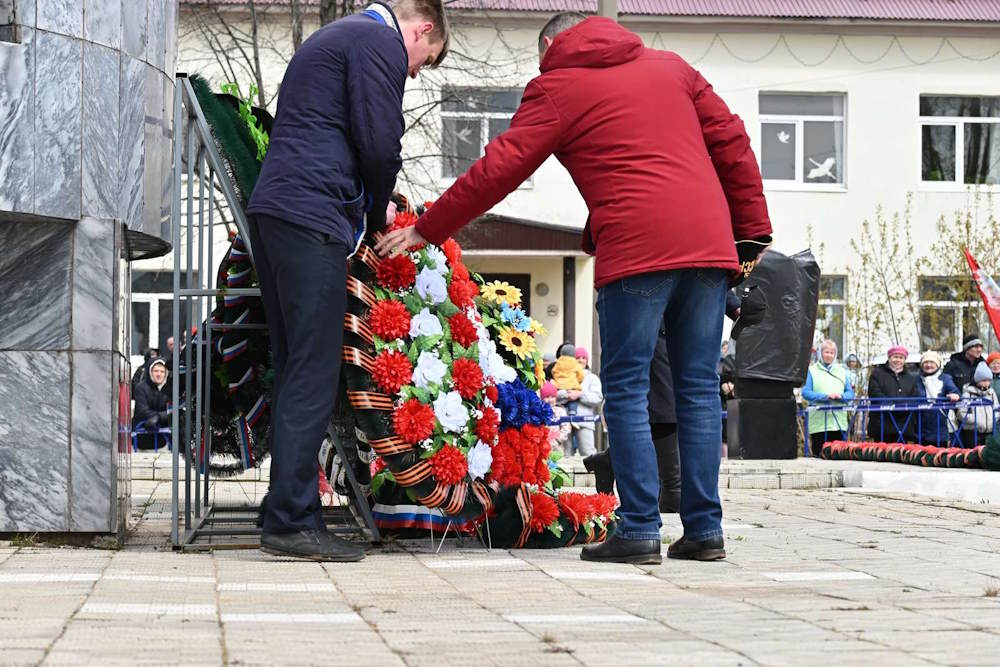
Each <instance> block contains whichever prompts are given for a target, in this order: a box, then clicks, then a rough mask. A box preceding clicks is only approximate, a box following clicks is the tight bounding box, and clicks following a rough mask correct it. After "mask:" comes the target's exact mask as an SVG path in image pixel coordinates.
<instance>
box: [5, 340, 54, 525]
mask: <svg viewBox="0 0 1000 667" xmlns="http://www.w3.org/2000/svg"><path fill="white" fill-rule="evenodd" d="M69 375H70V364H69V353H68V352H15V351H0V378H2V379H3V381H2V382H0V479H2V480H3V484H0V532H15V531H65V530H67V529H68V528H69V522H68V517H67V497H68V495H67V489H68V487H69V475H68V473H69V400H70V396H69V394H70V392H69V387H70V380H69Z"/></svg>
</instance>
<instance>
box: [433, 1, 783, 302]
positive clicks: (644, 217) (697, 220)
mask: <svg viewBox="0 0 1000 667" xmlns="http://www.w3.org/2000/svg"><path fill="white" fill-rule="evenodd" d="M541 71H542V73H541V75H540V76H538V77H536V78H535V79H533V80H532V81H531V82H530V83H529V84H528V86H527V88H526V89H525V91H524V96H523V98H522V100H521V105H520V107H519V108H518V110H517V113H516V114H515V115H514V118H513V120H512V121H511V124H510V129H508V130H507V131H506V132H504V133H503V134H501V135H500V136H498V137H497V138H496V139H494V140H493V141H491V142H490V144H489V145H488V146H487V147H486V154H485V155H484V156H483V157H482V158H481V159H480V160H479V161H478V162H476V163H475V164H474V165H472V167H470V168H469V170H468V171H467V172H466V173H465V174H463V175H462V176H461V177H460V178H459V179H458V180H457V181H455V183H454V184H453V185H452V186H451V187H450V188H448V191H447V192H445V193H444V194H443V195H442V196H441V197H440V198H439V199H438V200H437V201H436V202H435V204H434V206H433V207H432V208H430V209H429V210H428V211H427V213H426V214H424V215H423V216H422V217H421V218H420V220H419V221H418V222H417V232H419V233H420V235H421V236H423V237H424V238H425V239H427V240H428V241H430V242H432V243H436V244H440V243H443V242H444V240H445V239H447V238H448V237H449V236H450V235H452V234H453V233H454V232H455V231H457V230H458V229H459V228H461V227H462V226H463V225H465V224H466V223H468V222H469V221H470V220H472V219H473V218H475V217H477V216H479V215H481V214H483V213H484V212H485V211H487V210H489V209H490V208H492V207H493V206H494V205H496V204H497V203H498V202H499V201H500V200H501V199H503V198H504V197H505V196H506V195H507V194H508V193H510V192H511V191H513V190H514V189H515V188H516V187H517V186H518V185H520V184H521V183H522V182H523V181H524V180H525V179H527V178H528V177H529V176H531V174H532V173H534V171H535V170H536V169H538V167H539V166H540V165H541V164H542V162H544V161H545V159H546V158H547V157H548V156H549V155H552V154H555V156H556V158H557V159H558V160H559V161H560V162H561V163H562V164H563V166H565V167H566V169H567V170H568V171H569V173H570V175H571V176H572V177H573V181H574V182H575V183H576V186H577V187H578V188H579V190H580V194H582V195H583V198H584V200H585V201H586V202H587V208H588V209H589V211H590V216H589V218H588V220H587V226H586V228H585V229H584V232H583V249H584V250H586V251H587V252H589V253H591V254H594V255H596V257H597V266H596V267H595V275H594V282H595V285H596V287H601V286H603V285H606V284H608V283H610V282H612V281H615V280H619V279H621V278H625V277H628V276H632V275H638V274H642V273H649V272H651V271H662V270H668V269H681V268H690V267H718V268H724V269H729V270H731V271H737V270H738V269H739V262H738V261H737V257H736V248H735V245H734V243H735V241H734V239H751V238H758V237H763V236H767V235H770V234H771V222H770V219H769V218H768V214H767V204H766V203H765V201H764V192H763V186H762V184H761V178H760V169H759V168H758V166H757V160H756V158H755V157H754V154H753V151H752V150H751V149H750V140H749V138H748V137H747V134H746V130H745V129H744V127H743V122H742V121H741V120H740V118H739V117H738V116H736V115H734V114H733V113H731V112H730V111H729V108H728V107H727V106H726V104H725V102H723V101H722V99H721V98H719V96H718V95H716V94H715V93H714V92H713V91H712V87H711V86H710V85H709V84H708V83H707V82H706V81H705V79H703V78H702V76H701V75H700V74H699V73H698V72H697V71H695V70H694V69H693V68H692V67H691V66H690V65H688V64H687V63H686V62H685V61H684V60H683V59H682V58H681V57H680V56H678V55H676V54H674V53H670V52H667V51H657V50H655V49H648V48H646V47H644V46H643V44H642V41H641V40H640V39H639V38H638V37H637V36H636V35H634V34H633V33H631V32H629V31H628V30H626V29H624V28H622V27H621V26H620V25H618V24H617V23H615V22H614V21H612V20H610V19H607V18H599V17H593V18H589V19H587V20H586V21H583V22H582V23H580V24H578V25H576V26H574V27H572V28H570V29H569V30H566V31H564V32H562V33H560V34H559V35H557V36H556V38H555V40H554V41H553V42H552V45H551V46H550V47H549V48H548V50H547V51H546V53H545V56H544V57H543V58H542V63H541Z"/></svg>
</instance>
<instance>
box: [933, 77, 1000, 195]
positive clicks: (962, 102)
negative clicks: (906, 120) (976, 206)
mask: <svg viewBox="0 0 1000 667" xmlns="http://www.w3.org/2000/svg"><path fill="white" fill-rule="evenodd" d="M920 152H921V164H920V179H921V180H922V181H923V182H925V183H953V184H955V185H958V186H962V185H997V184H998V183H1000V97H946V96H943V95H921V96H920Z"/></svg>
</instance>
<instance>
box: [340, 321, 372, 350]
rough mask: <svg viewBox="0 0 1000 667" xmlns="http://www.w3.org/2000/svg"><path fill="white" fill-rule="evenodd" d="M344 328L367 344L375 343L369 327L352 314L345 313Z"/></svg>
mask: <svg viewBox="0 0 1000 667" xmlns="http://www.w3.org/2000/svg"><path fill="white" fill-rule="evenodd" d="M344 328H345V329H347V330H348V331H350V332H351V333H356V334H357V335H359V336H361V338H362V339H364V341H365V342H366V343H368V344H372V343H374V342H375V338H374V336H373V335H372V329H371V327H369V326H368V323H367V322H365V321H364V320H363V319H361V318H360V317H358V316H357V315H355V314H354V313H346V314H345V315H344Z"/></svg>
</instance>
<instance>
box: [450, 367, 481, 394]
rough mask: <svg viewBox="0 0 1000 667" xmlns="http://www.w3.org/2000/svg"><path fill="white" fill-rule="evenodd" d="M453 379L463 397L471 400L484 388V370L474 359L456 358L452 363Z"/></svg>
mask: <svg viewBox="0 0 1000 667" xmlns="http://www.w3.org/2000/svg"><path fill="white" fill-rule="evenodd" d="M451 380H452V382H454V383H455V389H457V390H458V393H459V394H460V395H461V396H462V398H464V399H465V400H469V399H471V398H474V397H475V396H476V394H478V393H479V390H480V389H482V388H483V371H482V369H481V368H479V364H477V363H476V362H475V361H473V360H472V359H456V360H455V361H454V363H452V365H451Z"/></svg>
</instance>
